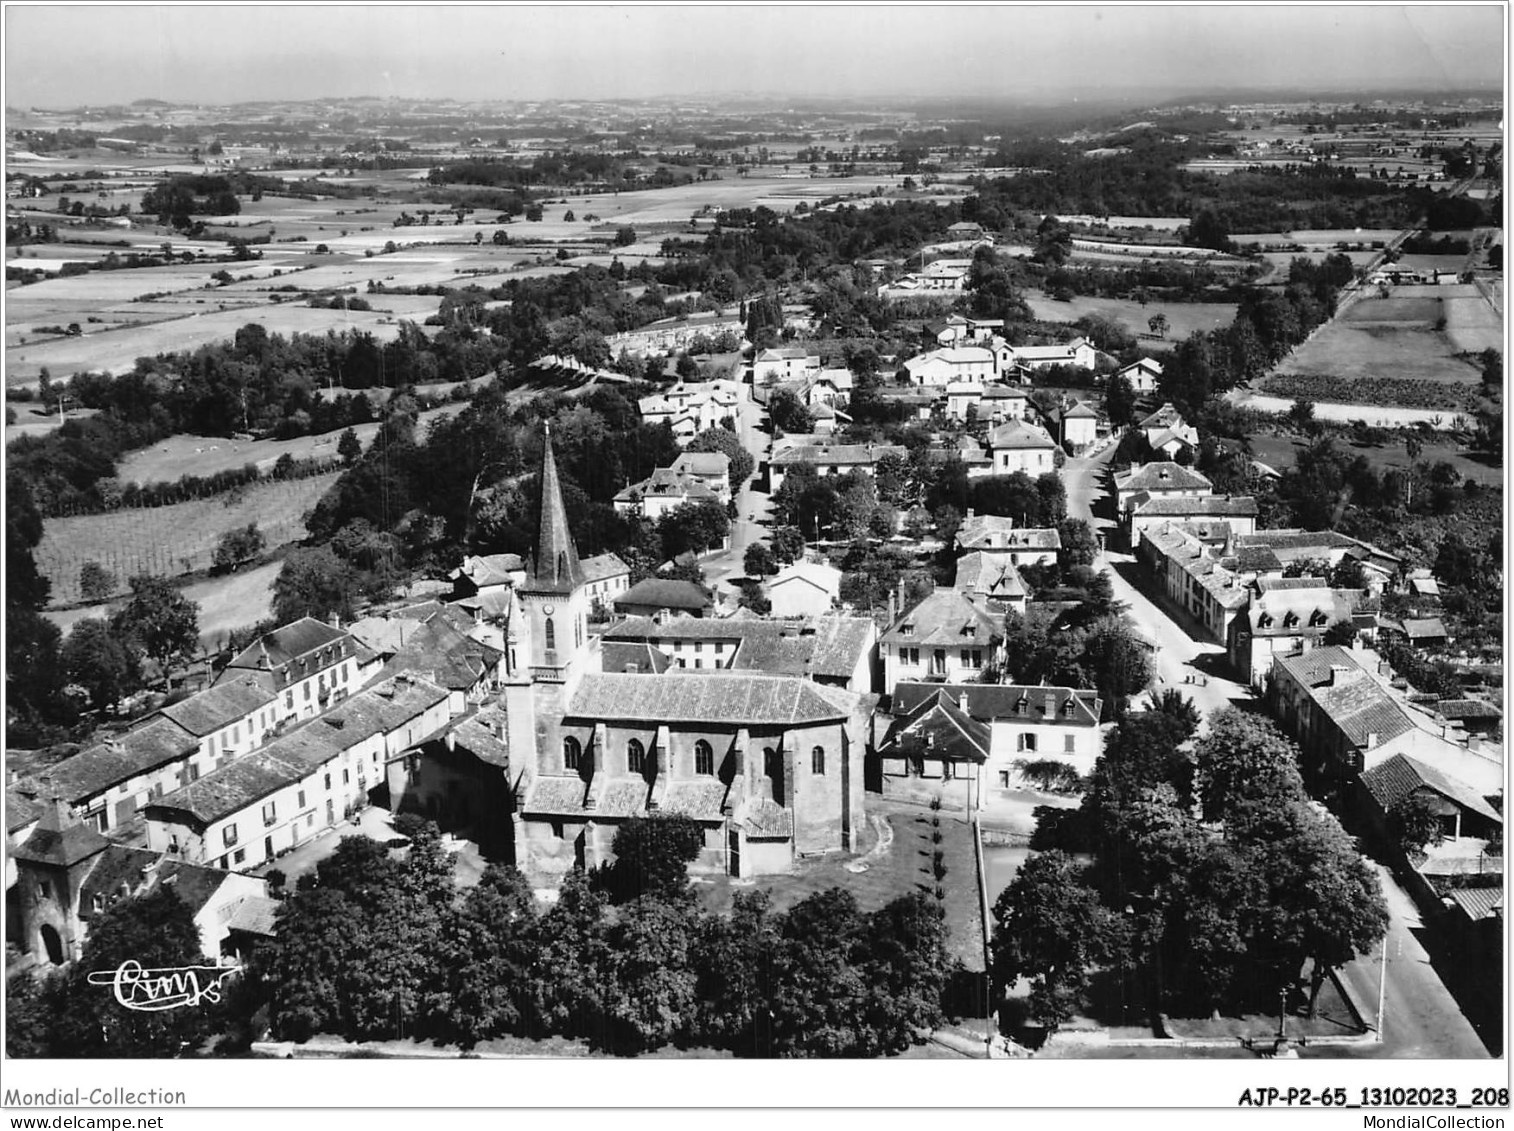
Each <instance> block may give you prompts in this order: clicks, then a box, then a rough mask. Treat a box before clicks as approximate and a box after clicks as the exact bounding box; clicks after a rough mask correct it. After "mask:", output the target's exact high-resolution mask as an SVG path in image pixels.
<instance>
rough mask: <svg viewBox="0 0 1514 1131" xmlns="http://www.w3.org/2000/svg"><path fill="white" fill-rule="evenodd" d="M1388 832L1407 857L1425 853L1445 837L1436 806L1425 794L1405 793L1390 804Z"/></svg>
mask: <svg viewBox="0 0 1514 1131" xmlns="http://www.w3.org/2000/svg"><path fill="white" fill-rule="evenodd" d="M1388 831H1389V832H1390V833H1391V834H1392V836H1393V839H1394V841H1395V842H1396V843H1397V845H1398V847H1399V848H1401V849H1402V850H1403V852H1404V854H1405V855H1406V856H1409V857H1411V858H1412V857H1415V856H1418V855H1420V854H1422V853H1423V852H1424V850H1425V845H1427V844H1439V843H1440V842H1441V840H1442V839H1444V834H1443V833H1442V832H1441V825H1440V817H1439V816H1438V815H1437V814H1436V812H1435V805H1434V803H1433V802H1431V800H1430V799H1429V798H1428V797H1426V796H1425V795H1424V794H1423V793H1409V794H1405V795H1404V796H1403V797H1400V798H1399V799H1398V800H1397V801H1395V802H1394V803H1393V804H1392V805H1391V806H1389V807H1388Z"/></svg>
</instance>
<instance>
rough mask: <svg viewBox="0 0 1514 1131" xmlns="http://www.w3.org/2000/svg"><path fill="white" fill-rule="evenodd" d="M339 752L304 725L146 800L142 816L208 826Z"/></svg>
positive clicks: (316, 731) (313, 768)
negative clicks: (184, 818) (182, 818)
mask: <svg viewBox="0 0 1514 1131" xmlns="http://www.w3.org/2000/svg"><path fill="white" fill-rule="evenodd" d="M340 752H341V747H339V746H337V745H336V744H335V743H334V742H333V741H331V740H330V739H329V738H326V736H325V735H324V734H323V733H322V732H321V731H320V730H316V729H314V728H311V727H304V728H302V729H300V730H297V731H293V732H292V733H290V734H288V735H285V736H284V737H282V738H279V739H276V740H274V742H273V743H271V744H270V745H268V746H265V747H264V748H263V749H261V750H254V751H253V752H252V753H251V754H244V755H243V756H242V757H240V758H236V759H234V760H232V761H231V762H229V763H228V764H227V765H225V766H222V767H221V768H220V769H218V770H213V771H211V772H210V773H208V774H206V775H205V776H204V777H202V778H200V779H199V780H198V781H192V782H190V783H189V784H188V785H185V786H180V787H179V788H178V789H176V790H174V791H173V792H172V793H169V794H167V795H166V796H164V797H160V798H158V799H157V800H156V801H150V802H148V804H147V806H146V808H145V809H144V812H146V813H147V814H148V815H149V816H152V815H153V814H154V813H156V814H158V815H159V816H162V817H167V818H169V819H174V818H176V817H177V816H178V815H180V814H182V815H185V816H188V817H189V818H191V819H192V820H194V821H197V822H199V823H200V824H201V825H210V824H213V823H214V822H216V821H219V820H220V819H221V818H222V817H229V816H231V815H232V814H233V813H237V812H240V811H241V810H243V809H245V808H246V807H247V806H249V805H251V804H252V803H253V802H255V801H260V800H261V799H263V798H264V797H267V796H268V795H269V794H271V793H274V792H276V791H278V790H280V789H283V788H284V787H285V786H286V785H289V784H291V783H292V782H297V781H299V780H300V779H302V778H307V777H309V776H310V775H311V774H313V773H315V771H316V770H318V769H319V768H320V767H321V766H322V765H323V764H324V763H326V762H329V761H330V760H331V759H333V758H335V757H337V755H338V754H340Z"/></svg>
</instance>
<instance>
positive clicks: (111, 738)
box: [105, 734, 126, 754]
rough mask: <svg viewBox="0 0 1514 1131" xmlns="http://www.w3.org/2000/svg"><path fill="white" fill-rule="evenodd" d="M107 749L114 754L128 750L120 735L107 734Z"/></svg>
mask: <svg viewBox="0 0 1514 1131" xmlns="http://www.w3.org/2000/svg"><path fill="white" fill-rule="evenodd" d="M105 749H107V750H109V751H110V752H111V753H112V754H119V753H121V752H122V751H123V750H125V749H126V745H125V743H123V742H122V741H121V736H120V735H119V734H107V735H106V736H105Z"/></svg>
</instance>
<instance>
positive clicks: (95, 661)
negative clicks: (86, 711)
mask: <svg viewBox="0 0 1514 1131" xmlns="http://www.w3.org/2000/svg"><path fill="white" fill-rule="evenodd" d="M62 660H63V670H64V671H65V672H67V673H68V678H69V680H70V682H72V683H76V684H78V685H79V686H80V687H82V688H84V689H85V691H87V692H88V693H89V698H90V703H91V704H92V705H93V706H94V708H95V710H97V711H104V710H113V709H114V708H115V705H116V703H117V702H119V700H120V698H121V696H122V695H125V694H127V693H128V692H130V691H132V690H133V689H134V688H135V687H136V686H137V662H136V659H135V657H133V656H132V654H131V652H130V651H128V650H127V649H126V647H125V646H123V645H122V643H121V641H120V640H118V639H117V638H116V636H115V634H114V633H113V632H112V631H111V629H110V626H109V625H107V624H106V623H105V621H103V620H97V619H86V620H81V621H79V622H77V623H76V624H75V625H74V627H73V628H72V629H70V630H69V634H68V639H67V640H65V641H64V642H63V651H62Z"/></svg>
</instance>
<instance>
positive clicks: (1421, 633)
mask: <svg viewBox="0 0 1514 1131" xmlns="http://www.w3.org/2000/svg"><path fill="white" fill-rule="evenodd" d="M1404 635H1405V636H1407V637H1408V638H1409V639H1410V640H1439V639H1443V638H1444V637H1445V636H1446V626H1445V625H1444V624H1443V623H1442V622H1441V619H1440V618H1439V617H1423V618H1421V619H1419V620H1405V621H1404Z"/></svg>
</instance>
